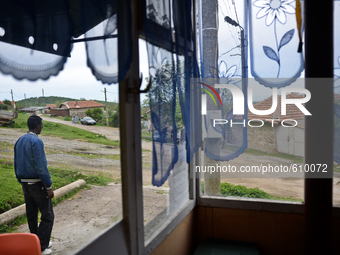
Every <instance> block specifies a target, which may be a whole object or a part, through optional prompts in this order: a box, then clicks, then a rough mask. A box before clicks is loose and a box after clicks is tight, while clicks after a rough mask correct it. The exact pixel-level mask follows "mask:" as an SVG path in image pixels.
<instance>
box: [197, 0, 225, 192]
mask: <svg viewBox="0 0 340 255" xmlns="http://www.w3.org/2000/svg"><path fill="white" fill-rule="evenodd" d="M202 9H203V10H204V11H203V12H202V37H203V38H202V39H203V73H204V77H207V76H208V73H209V71H210V70H211V67H214V68H215V70H217V61H218V30H217V27H218V26H217V20H218V3H217V1H211V0H202ZM207 108H208V109H213V108H214V103H213V102H212V100H211V99H209V97H208V99H207ZM207 116H208V115H207ZM219 142H220V139H219V138H211V137H210V138H209V135H208V132H207V138H205V139H204V147H206V146H207V144H208V145H209V150H210V151H211V152H212V154H214V155H219V154H220V144H219ZM217 164H219V162H218V161H215V160H213V159H211V158H209V157H208V156H207V155H206V153H204V165H205V166H207V167H208V166H214V167H216V165H217ZM204 194H206V195H220V194H221V177H220V173H219V172H215V173H212V174H211V173H205V174H204Z"/></svg>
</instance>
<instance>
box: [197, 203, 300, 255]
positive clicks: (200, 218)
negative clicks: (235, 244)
mask: <svg viewBox="0 0 340 255" xmlns="http://www.w3.org/2000/svg"><path fill="white" fill-rule="evenodd" d="M196 209H197V222H200V224H199V228H198V230H197V231H196V233H197V238H196V239H197V241H198V243H201V242H203V241H204V240H205V239H207V238H215V239H225V240H233V241H242V242H250V243H254V244H256V245H257V248H258V249H259V251H260V254H276V255H279V254H302V253H303V244H304V241H303V230H304V218H303V215H299V214H287V213H274V212H265V211H252V210H240V209H226V208H211V207H198V208H196Z"/></svg>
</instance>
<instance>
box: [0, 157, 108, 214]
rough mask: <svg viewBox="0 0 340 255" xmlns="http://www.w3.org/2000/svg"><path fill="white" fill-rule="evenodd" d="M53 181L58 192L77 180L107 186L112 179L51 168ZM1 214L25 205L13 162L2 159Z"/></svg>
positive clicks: (0, 165) (0, 177) (0, 167)
mask: <svg viewBox="0 0 340 255" xmlns="http://www.w3.org/2000/svg"><path fill="white" fill-rule="evenodd" d="M49 171H50V174H51V178H52V180H53V189H54V190H56V189H58V188H61V187H63V186H65V185H67V184H70V183H72V182H74V181H76V180H79V179H84V180H85V181H86V184H94V185H106V184H107V183H109V182H111V181H112V179H111V178H110V177H108V176H104V175H103V174H86V175H85V174H82V173H80V172H77V171H69V170H64V169H56V168H49ZM0 194H1V196H0V213H3V212H5V211H8V210H10V209H12V208H14V207H16V206H19V205H21V204H23V203H24V202H25V201H24V196H23V193H22V189H21V185H20V184H19V182H18V181H17V179H16V177H15V173H14V165H13V163H12V162H9V161H6V160H1V159H0Z"/></svg>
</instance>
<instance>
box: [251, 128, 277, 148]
mask: <svg viewBox="0 0 340 255" xmlns="http://www.w3.org/2000/svg"><path fill="white" fill-rule="evenodd" d="M251 125H254V126H255V125H259V122H258V123H255V122H253V123H251ZM276 127H277V126H276V125H274V127H272V124H271V123H268V122H265V124H264V125H263V126H262V127H249V126H248V148H250V149H255V150H260V151H264V152H268V153H276V152H277V146H276V145H277V143H276Z"/></svg>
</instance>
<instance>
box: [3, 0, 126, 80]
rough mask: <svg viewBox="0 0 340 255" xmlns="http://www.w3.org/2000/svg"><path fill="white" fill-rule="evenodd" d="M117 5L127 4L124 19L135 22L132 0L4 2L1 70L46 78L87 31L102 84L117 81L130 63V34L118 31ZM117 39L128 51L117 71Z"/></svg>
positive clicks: (89, 50) (93, 66)
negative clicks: (130, 13)
mask: <svg viewBox="0 0 340 255" xmlns="http://www.w3.org/2000/svg"><path fill="white" fill-rule="evenodd" d="M117 5H126V8H121V9H124V10H127V11H124V13H122V14H121V15H122V16H124V22H121V23H122V24H120V27H121V28H123V27H124V29H122V30H127V28H128V27H129V26H130V24H131V15H129V10H130V8H129V6H128V5H129V1H123V2H119V3H118V2H117V1H116V0H81V1H77V2H74V1H68V0H61V1H54V0H46V1H41V0H14V1H2V2H1V3H0V44H1V47H0V70H1V71H2V72H3V73H6V74H12V75H13V76H14V77H15V78H17V79H25V78H26V79H28V80H31V81H35V80H37V79H44V80H46V79H48V78H49V77H50V76H52V75H57V74H58V73H59V71H61V70H62V69H63V67H64V64H65V62H66V61H67V57H70V52H71V48H72V42H77V40H79V39H76V40H73V39H72V37H79V36H80V35H83V34H85V39H80V41H86V52H87V64H88V66H89V68H90V69H91V71H92V73H93V74H94V75H95V76H96V78H97V79H98V80H100V81H102V83H108V84H111V83H117V82H118V81H120V80H123V78H124V77H125V75H126V72H127V70H128V69H129V68H130V63H131V61H132V50H131V46H132V40H131V33H122V34H123V35H122V36H121V35H120V34H118V27H119V26H118V15H119V12H117V10H118V7H117ZM118 39H119V40H122V43H124V46H125V47H124V52H121V53H122V55H124V58H122V59H123V61H121V63H120V64H121V66H120V67H119V69H118V50H117V49H118Z"/></svg>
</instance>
